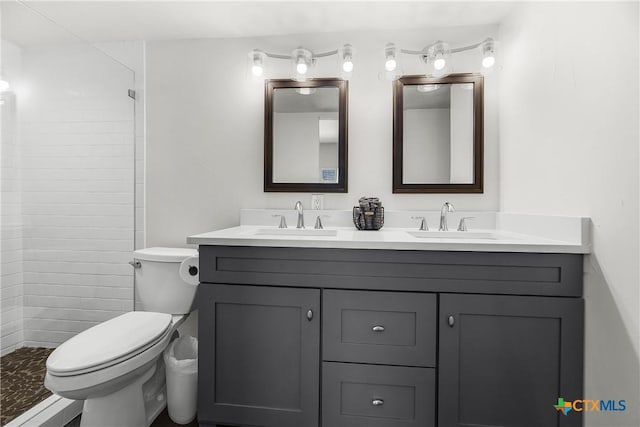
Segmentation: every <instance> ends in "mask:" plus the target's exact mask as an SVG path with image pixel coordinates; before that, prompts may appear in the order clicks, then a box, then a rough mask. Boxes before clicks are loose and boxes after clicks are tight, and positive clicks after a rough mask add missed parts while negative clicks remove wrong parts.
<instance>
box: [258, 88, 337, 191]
mask: <svg viewBox="0 0 640 427" xmlns="http://www.w3.org/2000/svg"><path fill="white" fill-rule="evenodd" d="M347 107H348V83H347V81H346V80H341V79H310V80H307V81H304V82H297V81H294V80H267V81H266V82H265V105H264V191H265V192H274V191H277V192H318V193H346V192H347V164H348V161H347V117H348V114H347Z"/></svg>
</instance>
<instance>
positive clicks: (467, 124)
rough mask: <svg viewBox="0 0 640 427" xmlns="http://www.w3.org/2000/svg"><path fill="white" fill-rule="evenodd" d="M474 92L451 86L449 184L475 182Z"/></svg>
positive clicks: (461, 86)
mask: <svg viewBox="0 0 640 427" xmlns="http://www.w3.org/2000/svg"><path fill="white" fill-rule="evenodd" d="M473 117H474V115H473V91H472V90H469V89H465V88H464V87H463V85H459V84H458V85H451V177H450V181H449V182H455V183H472V182H473V144H472V143H470V141H473V123H474V120H473Z"/></svg>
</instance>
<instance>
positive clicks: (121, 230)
mask: <svg viewBox="0 0 640 427" xmlns="http://www.w3.org/2000/svg"><path fill="white" fill-rule="evenodd" d="M133 232H134V230H133V224H129V226H128V227H69V226H67V227H50V226H46V227H45V226H42V227H37V228H36V227H27V228H25V229H24V232H23V235H24V237H25V238H27V239H30V238H40V239H95V240H96V242H98V241H109V240H128V239H131V240H132V239H133Z"/></svg>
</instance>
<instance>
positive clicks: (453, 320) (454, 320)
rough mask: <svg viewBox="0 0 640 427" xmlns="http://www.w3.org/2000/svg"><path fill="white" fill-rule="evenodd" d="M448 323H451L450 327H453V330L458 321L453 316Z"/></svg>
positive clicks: (448, 319)
mask: <svg viewBox="0 0 640 427" xmlns="http://www.w3.org/2000/svg"><path fill="white" fill-rule="evenodd" d="M447 322H448V323H449V326H451V327H452V328H453V325H455V323H456V319H455V318H454V317H453V316H449V317H448V318H447Z"/></svg>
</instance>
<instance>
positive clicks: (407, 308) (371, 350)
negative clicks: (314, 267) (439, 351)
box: [322, 291, 437, 367]
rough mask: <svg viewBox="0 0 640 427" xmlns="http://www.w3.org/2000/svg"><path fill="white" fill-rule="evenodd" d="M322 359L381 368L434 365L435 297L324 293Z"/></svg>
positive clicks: (399, 294) (348, 292)
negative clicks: (386, 366) (371, 364)
mask: <svg viewBox="0 0 640 427" xmlns="http://www.w3.org/2000/svg"><path fill="white" fill-rule="evenodd" d="M322 318H323V333H322V338H323V343H322V345H323V359H324V360H327V361H336V362H356V363H378V364H385V365H404V366H424V367H435V365H436V321H437V319H436V296H435V295H434V294H415V293H399V292H365V291H324V292H323V308H322Z"/></svg>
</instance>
